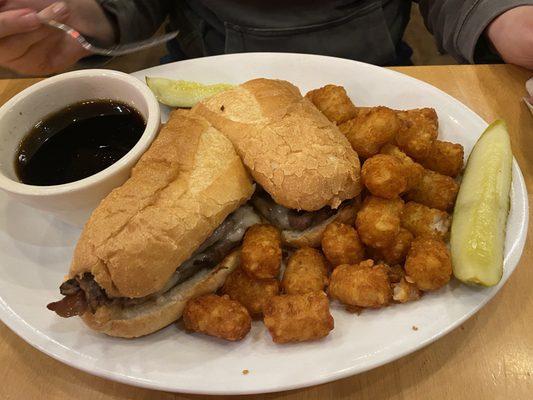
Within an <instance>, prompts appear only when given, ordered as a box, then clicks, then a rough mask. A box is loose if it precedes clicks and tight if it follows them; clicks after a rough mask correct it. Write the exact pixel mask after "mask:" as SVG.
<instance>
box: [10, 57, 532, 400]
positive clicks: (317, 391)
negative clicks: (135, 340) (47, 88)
mask: <svg viewBox="0 0 533 400" xmlns="http://www.w3.org/2000/svg"><path fill="white" fill-rule="evenodd" d="M396 69H397V70H398V71H401V72H403V73H405V74H407V75H411V76H413V77H416V78H418V79H421V80H424V81H426V82H429V83H431V84H432V85H435V86H437V87H439V88H441V89H442V90H444V91H445V92H447V93H449V94H451V95H452V96H454V97H455V98H457V99H459V100H460V101H462V102H463V103H465V104H466V105H467V106H469V107H470V108H472V109H473V110H474V111H475V112H477V113H478V114H479V115H481V117H483V118H484V119H485V120H487V121H491V120H493V119H495V118H499V117H501V118H504V119H505V120H506V121H507V123H508V125H509V131H510V133H511V139H512V144H513V150H514V154H515V156H516V158H517V160H518V163H519V164H520V167H521V168H522V171H523V173H524V176H525V179H526V184H527V186H528V194H529V199H530V202H531V200H532V198H531V195H532V193H531V190H532V188H533V116H532V115H531V114H530V113H529V111H528V110H527V108H526V106H525V105H524V104H523V103H522V102H521V97H522V96H523V94H524V82H525V81H526V79H527V78H528V77H529V76H530V75H533V73H531V72H528V71H525V70H523V69H519V68H516V67H512V66H505V65H494V66H442V67H407V68H396ZM34 82H35V80H4V81H0V103H4V102H5V101H6V100H7V99H9V98H10V97H11V96H13V95H14V94H16V93H17V92H19V91H20V90H22V89H24V88H25V87H27V86H29V85H30V84H32V83H34ZM532 226H533V224H532ZM531 233H532V232H531V230H530V232H529V235H528V241H527V243H526V248H525V251H524V254H523V256H522V260H521V262H520V264H519V265H518V267H517V269H516V271H515V272H514V273H513V275H512V276H511V278H510V279H509V281H508V282H507V284H506V285H505V286H504V287H503V289H502V290H501V291H500V293H498V295H496V297H495V298H494V299H493V300H492V301H491V302H490V303H489V304H488V305H487V306H485V308H483V309H482V310H481V311H480V312H479V313H477V314H476V315H475V316H474V317H472V318H471V319H470V320H468V321H467V322H466V323H465V324H463V325H462V326H460V327H459V328H458V329H456V330H455V331H453V332H451V333H450V334H448V335H447V336H446V337H444V338H442V339H440V340H438V341H437V342H436V343H434V344H432V345H430V346H428V347H426V348H424V349H422V350H420V351H418V352H416V353H414V354H411V355H409V356H407V357H404V358H402V359H400V360H398V361H396V362H393V363H391V364H388V365H385V366H383V367H380V368H377V369H375V370H372V371H370V372H367V373H363V374H360V375H357V376H353V377H350V378H346V379H342V380H340V381H337V382H332V383H329V384H324V385H320V386H316V387H311V388H308V389H300V390H295V391H291V392H285V393H279V394H268V395H265V396H262V397H263V398H265V399H291V400H300V399H306V400H307V399H321V400H322V399H324V400H329V399H357V400H365V399H369V400H381V399H398V400H400V399H401V400H404V399H428V400H429V399H430V400H438V399H466V398H468V399H484V400H485V399H487V400H488V399H507V400H518V399H524V400H525V399H533V268H532V267H531V264H532V263H533V243H532V234H531ZM0 381H1V385H0V399H39V398H46V399H65V400H71V399H76V400H85V399H91V400H103V399H128V400H137V399H152V400H160V399H200V398H202V397H203V396H191V395H180V394H170V393H163V392H155V391H150V390H146V389H138V388H134V387H131V386H127V385H123V384H119V383H115V382H111V381H107V380H105V379H101V378H97V377H93V376H91V375H89V374H86V373H84V372H80V371H78V370H76V369H73V368H70V367H68V366H66V365H63V364H61V363H60V362H58V361H55V360H53V359H52V358H50V357H48V356H46V355H44V354H42V353H40V352H38V351H37V350H35V349H33V348H32V347H31V346H30V345H29V344H27V343H25V342H24V341H23V340H21V339H19V338H18V337H17V336H16V335H15V334H14V333H12V332H11V331H10V330H9V329H8V328H7V327H6V326H5V325H3V324H2V323H0ZM257 397H261V396H257Z"/></svg>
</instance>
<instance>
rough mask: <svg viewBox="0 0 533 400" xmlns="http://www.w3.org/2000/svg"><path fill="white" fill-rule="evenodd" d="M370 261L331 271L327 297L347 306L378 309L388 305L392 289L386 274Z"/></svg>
mask: <svg viewBox="0 0 533 400" xmlns="http://www.w3.org/2000/svg"><path fill="white" fill-rule="evenodd" d="M373 265H374V262H373V261H372V260H366V261H363V262H361V263H360V264H357V265H348V264H343V265H339V266H338V267H337V268H335V269H334V270H333V273H332V274H331V277H330V283H329V295H330V296H331V298H333V299H336V300H338V301H340V302H341V303H343V304H345V305H347V306H355V307H363V308H366V307H368V308H379V307H383V306H386V305H388V304H389V303H390V300H391V298H392V289H391V286H390V282H389V277H388V274H387V272H386V271H385V269H384V268H382V267H373Z"/></svg>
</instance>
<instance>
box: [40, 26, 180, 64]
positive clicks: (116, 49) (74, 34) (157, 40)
mask: <svg viewBox="0 0 533 400" xmlns="http://www.w3.org/2000/svg"><path fill="white" fill-rule="evenodd" d="M43 24H47V25H49V26H51V27H52V28H56V29H59V30H61V31H63V32H65V34H67V35H69V36H70V37H71V38H73V39H74V40H76V41H77V42H78V43H79V44H80V45H81V46H82V47H83V48H84V49H85V50H87V51H90V52H91V53H93V54H99V55H102V56H121V55H124V54H130V53H134V52H136V51H139V50H144V49H147V48H149V47H153V46H157V45H158V44H161V43H164V42H168V41H169V40H172V39H174V38H175V37H176V36H178V33H179V31H174V32H170V33H166V34H164V35H161V36H156V37H152V38H150V39H146V40H141V41H139V42H133V43H127V44H120V45H116V46H113V47H109V48H103V47H98V46H95V45H94V44H91V43H89V42H88V41H87V39H86V38H84V37H83V35H82V34H81V33H79V32H78V31H77V30H76V29H74V28H71V27H70V26H68V25H65V24H62V23H61V22H57V21H54V20H50V21H43Z"/></svg>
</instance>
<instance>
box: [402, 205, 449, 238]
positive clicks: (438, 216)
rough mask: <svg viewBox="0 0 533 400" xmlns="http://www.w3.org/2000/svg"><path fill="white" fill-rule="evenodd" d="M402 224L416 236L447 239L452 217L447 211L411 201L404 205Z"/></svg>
mask: <svg viewBox="0 0 533 400" xmlns="http://www.w3.org/2000/svg"><path fill="white" fill-rule="evenodd" d="M401 224H402V226H403V227H404V228H405V229H407V230H408V231H409V232H411V233H412V234H413V235H415V236H430V237H433V238H435V239H441V240H445V239H447V237H448V232H449V230H450V224H451V218H450V215H448V213H447V212H445V211H441V210H437V209H436V208H430V207H427V206H425V205H423V204H419V203H416V202H414V201H409V202H408V203H406V204H405V206H404V207H403V211H402V219H401Z"/></svg>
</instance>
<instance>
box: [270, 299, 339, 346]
mask: <svg viewBox="0 0 533 400" xmlns="http://www.w3.org/2000/svg"><path fill="white" fill-rule="evenodd" d="M264 322H265V325H266V327H267V328H268V331H269V332H270V335H271V336H272V340H273V341H274V342H275V343H289V342H305V341H308V340H316V339H320V338H323V337H324V336H327V335H328V334H329V332H330V331H331V330H333V324H334V323H333V317H332V316H331V314H330V312H329V300H328V297H327V296H326V294H325V293H324V292H310V293H304V294H284V295H280V296H274V297H272V299H271V300H270V302H269V303H268V304H267V306H266V307H265V318H264Z"/></svg>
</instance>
